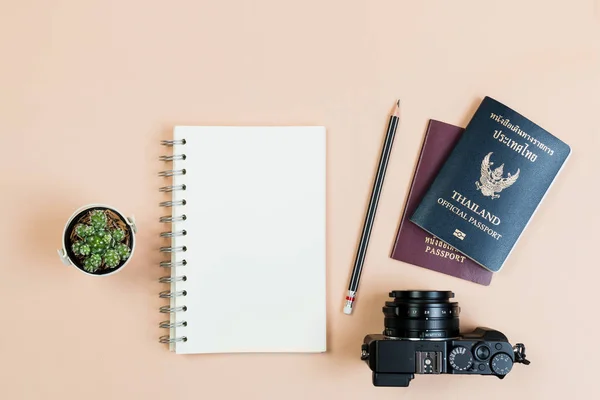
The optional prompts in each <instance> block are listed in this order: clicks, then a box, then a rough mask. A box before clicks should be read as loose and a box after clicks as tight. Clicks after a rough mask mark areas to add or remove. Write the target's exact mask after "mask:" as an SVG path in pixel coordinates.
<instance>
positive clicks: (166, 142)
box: [160, 139, 185, 147]
mask: <svg viewBox="0 0 600 400" xmlns="http://www.w3.org/2000/svg"><path fill="white" fill-rule="evenodd" d="M160 144H162V145H163V146H169V147H172V146H176V145H180V144H181V145H183V144H185V139H181V140H161V141H160Z"/></svg>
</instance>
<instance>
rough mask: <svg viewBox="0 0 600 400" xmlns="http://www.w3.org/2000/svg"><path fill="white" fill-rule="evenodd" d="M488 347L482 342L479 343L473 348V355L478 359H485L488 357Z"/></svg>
mask: <svg viewBox="0 0 600 400" xmlns="http://www.w3.org/2000/svg"><path fill="white" fill-rule="evenodd" d="M490 353H491V351H490V348H489V347H487V346H486V345H484V344H480V345H479V346H477V347H476V348H475V357H476V358H477V359H478V360H480V361H485V360H487V359H488V358H489V357H490Z"/></svg>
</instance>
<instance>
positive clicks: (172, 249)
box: [158, 139, 188, 345]
mask: <svg viewBox="0 0 600 400" xmlns="http://www.w3.org/2000/svg"><path fill="white" fill-rule="evenodd" d="M161 144H162V145H163V146H167V147H174V146H181V145H185V144H186V141H185V139H181V140H162V141H161ZM186 159H187V156H186V155H185V154H184V153H182V154H173V155H163V156H160V157H159V160H160V161H163V162H173V161H185V160H186ZM186 172H187V171H186V170H185V168H180V169H176V168H171V169H166V170H164V171H160V172H159V173H158V175H159V176H160V177H163V178H173V177H176V176H182V175H186ZM186 189H187V187H186V185H184V184H178V185H173V184H171V185H166V186H162V187H160V188H159V189H158V190H159V192H161V193H171V192H176V191H184V190H186ZM185 205H186V201H185V199H181V200H170V201H163V202H161V203H160V204H159V206H160V207H179V206H185ZM185 220H187V216H186V215H185V214H181V215H175V213H173V214H172V215H165V216H163V217H160V220H159V221H160V223H163V224H172V223H175V222H183V221H185ZM186 234H187V231H186V230H185V229H181V230H174V231H167V232H161V233H160V237H161V238H163V239H170V238H174V237H181V236H185V235H186ZM184 251H187V247H186V246H173V245H171V246H165V247H161V248H160V252H161V253H178V252H184ZM186 264H187V261H186V260H181V261H174V260H165V261H161V262H160V266H161V267H162V268H178V267H183V266H185V265H186ZM172 271H175V270H172ZM186 280H187V276H185V275H176V274H175V273H174V274H173V275H172V276H163V277H161V278H159V280H158V281H159V282H160V283H165V284H172V283H174V282H185V281H186ZM158 296H159V297H160V298H161V299H170V300H171V304H170V305H166V306H162V307H160V309H159V311H160V312H161V313H162V314H171V315H172V316H171V320H170V321H163V322H161V323H160V324H159V327H160V328H161V329H169V330H172V329H174V328H182V327H186V326H187V321H182V320H179V321H177V320H176V319H175V316H176V315H177V313H181V312H185V311H187V306H185V305H181V306H175V304H177V303H174V302H173V301H174V300H173V299H175V298H176V297H185V296H187V291H186V290H178V291H172V290H163V291H162V292H160V293H159V294H158ZM187 340H188V339H187V337H186V336H180V337H173V333H171V334H170V335H163V336H160V337H159V339H158V341H159V342H160V343H164V344H169V345H173V344H175V343H182V342H187Z"/></svg>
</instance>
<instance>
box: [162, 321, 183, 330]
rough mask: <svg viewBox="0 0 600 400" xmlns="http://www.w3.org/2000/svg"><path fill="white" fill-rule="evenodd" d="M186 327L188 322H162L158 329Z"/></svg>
mask: <svg viewBox="0 0 600 400" xmlns="http://www.w3.org/2000/svg"><path fill="white" fill-rule="evenodd" d="M186 326H187V321H176V322H171V321H162V322H161V323H160V324H158V327H159V328H162V329H172V328H184V327H186Z"/></svg>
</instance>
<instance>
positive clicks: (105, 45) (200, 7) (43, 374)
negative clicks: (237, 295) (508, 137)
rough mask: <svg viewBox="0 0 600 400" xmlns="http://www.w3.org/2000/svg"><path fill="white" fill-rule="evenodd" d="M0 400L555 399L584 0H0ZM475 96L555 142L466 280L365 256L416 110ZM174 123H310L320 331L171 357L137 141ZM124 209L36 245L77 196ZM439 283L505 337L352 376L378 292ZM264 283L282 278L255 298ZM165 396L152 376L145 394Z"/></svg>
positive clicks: (592, 161) (586, 243) (573, 219)
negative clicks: (533, 185)
mask: <svg viewBox="0 0 600 400" xmlns="http://www.w3.org/2000/svg"><path fill="white" fill-rule="evenodd" d="M0 57H1V62H0V134H1V138H2V146H3V151H2V155H1V156H0V160H1V161H0V166H1V168H2V177H1V187H2V192H3V196H2V199H1V200H0V210H2V215H1V220H2V223H1V227H0V243H2V254H3V256H4V257H3V260H2V263H1V266H0V268H1V271H0V293H1V295H2V306H3V318H2V321H3V322H2V324H1V328H0V360H1V361H0V372H1V373H0V397H2V398H3V399H50V398H52V399H53V398H56V399H58V398H61V399H78V398H86V399H90V400H91V399H125V398H128V399H132V398H138V399H165V398H174V399H196V398H200V397H202V398H206V399H209V398H224V399H225V398H227V399H238V398H256V399H279V398H286V399H306V398H329V399H342V398H344V399H364V398H377V399H399V398H401V399H424V398H426V399H433V398H444V399H465V398H486V399H509V398H517V399H524V398H532V399H551V398H552V399H562V398H565V397H567V396H569V398H573V399H581V398H584V397H585V395H584V394H585V393H587V394H588V395H590V396H591V397H593V395H591V393H590V392H593V391H595V392H597V388H598V383H597V380H598V373H597V365H598V359H597V357H598V356H599V352H598V345H597V343H598V340H597V333H598V328H599V327H600V325H599V324H598V321H597V320H596V318H598V312H597V309H596V308H595V307H594V303H595V301H596V297H595V296H593V295H594V294H597V290H596V288H597V286H598V285H597V280H598V278H600V272H599V270H598V266H599V265H600V263H599V262H598V256H597V250H598V244H599V241H598V239H599V235H598V226H599V224H600V219H599V218H598V197H597V196H598V189H597V183H598V179H599V178H598V173H599V172H600V168H599V167H598V162H599V160H600V158H599V157H598V156H597V154H598V150H599V148H600V141H599V139H598V113H599V112H600V3H599V2H598V1H592V0H588V1H568V2H567V1H564V2H559V1H554V2H549V1H542V0H539V1H523V0H505V1H502V2H483V1H477V0H473V1H453V2H445V1H427V2H425V1H422V2H413V1H400V0H392V1H367V0H364V1H347V0H346V1H338V0H335V1H334V0H327V1H324V0H318V1H317V0H305V1H281V0H253V1H240V0H238V1H231V0H228V1H212V2H211V1H197V0H196V1H139V0H138V1H123V0H121V1H112V0H110V1H109V0H104V1H75V0H72V1H58V0H53V1H49V0H46V1H43V0H19V1H9V0H2V1H0ZM485 95H490V96H492V97H495V98H497V99H498V100H500V101H503V102H505V103H506V104H508V105H510V106H511V107H513V108H515V109H517V110H518V111H520V112H522V113H524V114H525V115H527V116H528V117H530V118H531V119H533V120H534V121H536V122H538V123H539V124H540V125H542V126H543V127H545V128H546V129H548V130H549V131H551V132H553V133H554V134H555V135H556V136H558V137H559V138H561V139H563V140H564V141H565V142H567V143H569V144H570V145H571V146H572V148H573V155H572V158H571V160H570V161H569V164H568V166H567V168H566V169H565V170H564V173H563V174H561V176H560V178H559V179H558V181H557V182H556V184H555V186H554V187H553V188H552V190H551V192H550V194H549V195H548V197H547V198H546V200H545V201H544V203H543V206H542V207H541V208H540V209H539V211H538V214H537V215H536V216H535V218H534V220H533V221H532V223H531V224H530V226H529V227H528V229H527V231H526V233H525V234H524V235H523V237H522V240H521V242H520V243H519V245H518V246H517V248H516V250H515V251H514V253H513V254H512V256H511V258H510V260H509V262H508V263H507V264H506V266H505V268H504V269H503V271H502V272H501V273H500V274H498V275H497V276H496V277H495V279H494V281H493V283H492V286H490V287H482V286H478V285H475V284H472V283H469V282H464V281H461V280H458V279H455V278H451V277H447V276H445V275H441V274H437V273H434V272H430V271H427V270H424V269H421V268H418V267H413V266H409V265H406V264H403V263H400V262H397V261H394V260H391V259H390V258H389V257H388V254H389V253H390V250H391V246H392V243H393V239H394V236H395V233H396V228H397V224H398V219H399V216H400V213H401V209H402V205H403V202H404V199H405V196H406V194H407V189H408V185H409V181H410V178H411V174H412V169H413V167H414V164H415V161H416V158H417V152H418V149H419V146H420V143H421V140H422V137H423V133H424V129H425V126H426V123H427V120H428V119H429V118H436V119H440V120H443V121H446V122H449V123H454V124H459V125H463V126H464V125H465V124H466V122H467V121H468V120H469V118H470V116H471V115H472V113H473V111H474V109H475V107H476V105H477V104H478V103H479V101H480V100H481V99H482V98H483V96H485ZM397 97H400V98H401V99H402V101H403V107H402V113H403V119H402V123H401V126H400V129H399V131H398V134H397V138H396V143H395V146H394V150H393V154H392V158H391V161H390V165H389V171H388V175H387V180H386V184H385V189H384V191H383V195H382V198H381V202H380V208H379V213H378V215H377V219H376V224H375V227H374V232H373V236H372V241H371V246H370V248H369V253H368V259H367V264H366V267H365V271H364V275H363V279H362V285H361V291H360V297H359V301H358V304H357V308H356V311H355V314H354V315H353V316H345V315H343V314H342V312H341V307H342V298H343V296H344V291H345V288H346V285H347V277H348V274H349V271H350V267H351V263H352V259H353V256H354V248H355V247H354V246H355V244H356V242H357V240H358V235H359V230H360V226H361V222H362V218H363V213H364V210H365V207H366V202H367V197H368V195H369V190H370V185H371V180H372V177H373V173H374V170H375V164H376V160H377V157H378V154H379V149H380V146H381V142H382V139H383V135H384V131H385V126H386V123H387V118H388V111H389V110H390V108H391V105H392V104H393V102H394V99H396V98H397ZM174 124H273V125H275V124H285V125H288V124H289V125H292V124H323V125H325V126H326V127H327V129H328V275H327V276H328V313H329V315H328V330H329V332H328V346H329V351H328V352H327V353H326V354H321V355H214V356H212V355H208V356H175V355H173V354H170V353H169V352H168V351H167V350H166V348H165V347H163V346H162V345H160V344H159V343H158V342H157V338H158V336H159V335H161V334H162V333H163V332H161V331H160V330H159V329H158V327H157V323H158V322H159V321H160V320H161V316H160V315H159V313H158V307H159V306H160V305H162V304H164V303H163V302H162V301H161V300H159V298H158V296H157V293H158V292H159V291H160V290H163V289H164V287H162V286H161V285H160V284H159V283H158V282H157V279H158V277H159V276H160V275H161V272H162V271H161V270H160V268H159V267H158V266H157V264H158V262H159V260H160V259H161V257H160V256H159V254H158V252H157V248H158V247H159V246H160V245H161V241H160V240H159V239H158V234H159V232H160V230H161V226H160V224H159V223H158V221H157V220H158V217H159V216H160V215H162V211H161V210H160V209H159V208H158V206H157V205H158V202H159V201H161V200H162V197H161V196H160V194H159V193H158V191H157V187H158V186H159V185H160V184H161V180H160V179H159V178H158V177H157V172H158V171H159V170H160V169H161V168H162V165H161V164H160V163H159V162H158V160H157V157H158V155H159V154H160V153H161V151H162V149H161V146H159V145H158V142H159V140H160V139H161V138H168V137H169V135H170V131H171V128H172V127H173V125H174ZM90 202H103V203H108V204H112V205H114V206H115V207H117V208H120V209H122V210H123V211H124V212H125V213H127V214H135V216H136V217H137V220H138V224H139V228H140V233H139V236H138V239H139V242H138V244H139V247H138V248H137V250H136V254H135V258H134V259H133V261H132V262H131V263H130V264H129V266H128V267H127V268H126V270H124V271H122V272H121V273H119V274H116V275H114V276H111V277H110V278H106V279H93V278H90V277H87V276H84V275H83V274H81V273H79V272H78V271H77V270H75V269H73V268H67V267H64V266H63V265H62V264H61V263H60V261H59V259H58V256H57V255H56V249H57V248H58V247H59V246H60V241H61V232H62V229H63V224H64V223H65V221H66V219H67V218H68V217H69V216H70V214H71V212H72V211H73V210H75V209H76V208H78V207H79V206H81V205H83V204H87V203H90ZM408 288H419V289H443V290H446V289H450V290H453V291H454V292H455V293H456V294H457V300H458V301H459V302H460V305H461V307H462V316H461V322H462V327H463V330H467V329H470V328H473V327H474V326H476V325H486V326H491V327H495V328H497V329H499V330H501V331H503V332H504V333H506V334H507V336H508V337H509V339H510V340H511V341H512V342H517V341H522V342H524V343H526V344H527V349H528V355H529V357H530V358H531V360H532V364H531V365H530V366H529V367H524V366H521V365H518V366H516V367H515V368H514V369H513V372H512V373H511V374H510V375H509V376H508V377H507V378H506V379H505V380H499V379H495V378H488V377H479V376H474V377H456V376H417V378H416V379H415V380H414V381H413V382H412V384H411V387H410V388H408V389H397V388H396V389H391V388H375V387H373V386H371V376H370V371H369V369H368V368H367V366H366V365H365V364H364V363H362V362H360V361H359V350H360V343H361V340H362V337H363V336H364V335H365V334H366V333H371V332H379V331H380V330H381V329H382V324H383V320H382V314H381V311H380V310H381V306H382V304H383V302H384V301H385V300H386V298H387V292H388V291H389V290H391V289H408ZM279 300H281V301H285V299H279ZM169 396H170V397H169Z"/></svg>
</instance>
